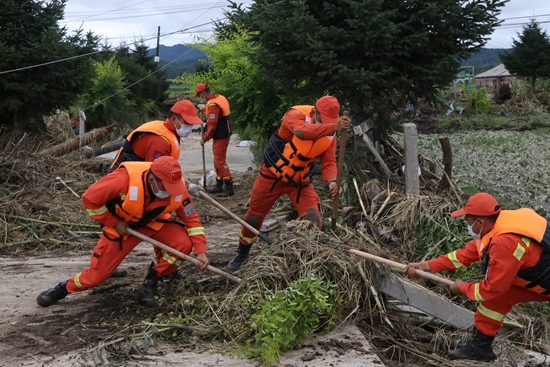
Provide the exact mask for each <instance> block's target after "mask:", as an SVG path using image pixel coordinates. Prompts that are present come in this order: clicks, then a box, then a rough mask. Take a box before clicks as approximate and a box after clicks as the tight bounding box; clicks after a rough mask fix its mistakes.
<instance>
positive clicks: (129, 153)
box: [108, 121, 180, 173]
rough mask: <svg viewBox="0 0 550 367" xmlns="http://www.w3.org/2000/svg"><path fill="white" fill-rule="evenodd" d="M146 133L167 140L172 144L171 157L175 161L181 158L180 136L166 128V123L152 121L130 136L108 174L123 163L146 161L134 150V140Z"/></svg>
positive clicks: (125, 140)
mask: <svg viewBox="0 0 550 367" xmlns="http://www.w3.org/2000/svg"><path fill="white" fill-rule="evenodd" d="M144 133H152V134H156V135H158V136H160V137H161V138H163V139H164V140H166V141H167V142H168V144H170V157H172V158H174V159H175V160H178V159H179V158H180V140H179V138H178V136H176V134H174V133H173V132H171V131H170V130H169V129H168V128H167V127H166V126H164V121H150V122H146V123H145V124H143V125H141V126H140V127H138V128H137V129H135V130H134V131H132V132H131V133H130V134H128V136H127V137H126V139H124V144H123V145H122V147H121V148H120V149H119V150H118V153H117V155H116V157H115V159H113V162H112V163H111V165H110V166H109V169H108V173H111V172H113V171H114V170H115V169H117V168H118V166H119V165H120V164H121V163H122V162H130V161H131V162H135V161H138V162H143V161H145V157H140V156H138V155H137V154H136V153H134V150H133V149H132V138H134V137H136V138H139V137H140V136H141V135H142V134H144Z"/></svg>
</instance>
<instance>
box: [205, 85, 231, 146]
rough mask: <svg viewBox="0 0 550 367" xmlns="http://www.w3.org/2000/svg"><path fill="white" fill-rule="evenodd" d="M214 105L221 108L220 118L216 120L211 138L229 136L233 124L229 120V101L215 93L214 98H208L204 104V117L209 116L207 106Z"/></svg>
mask: <svg viewBox="0 0 550 367" xmlns="http://www.w3.org/2000/svg"><path fill="white" fill-rule="evenodd" d="M212 105H216V106H218V107H219V108H221V110H222V118H221V119H220V120H219V121H218V125H217V127H216V132H215V133H214V136H213V137H212V138H213V139H222V138H227V137H230V136H231V134H233V125H232V122H231V109H230V108H229V101H228V100H227V98H225V97H224V96H222V95H219V94H216V95H215V97H214V98H212V99H209V100H208V102H207V104H206V109H205V110H206V118H209V116H210V114H209V113H208V107H209V106H212Z"/></svg>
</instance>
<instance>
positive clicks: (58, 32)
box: [0, 0, 98, 134]
mask: <svg viewBox="0 0 550 367" xmlns="http://www.w3.org/2000/svg"><path fill="white" fill-rule="evenodd" d="M65 3H66V0H49V1H37V0H2V1H1V2H0V55H2V57H1V58H0V116H1V117H0V124H5V125H7V126H13V127H14V128H15V130H16V131H17V132H18V133H19V134H21V133H22V132H24V131H26V130H32V129H33V128H39V127H41V126H42V124H43V122H42V121H43V120H42V118H43V116H44V115H48V114H50V113H52V112H53V111H54V110H55V109H57V108H59V109H65V108H68V107H70V106H71V105H72V104H73V103H74V102H75V101H76V100H77V99H78V94H79V93H81V92H82V91H83V90H86V89H87V88H88V86H89V85H90V84H91V79H92V76H93V72H94V68H93V65H92V60H91V57H89V56H88V57H86V56H85V57H78V56H82V55H85V54H89V53H92V52H93V51H94V50H95V49H96V46H97V43H98V38H97V37H96V36H94V35H93V34H92V33H87V34H85V35H84V34H83V33H82V30H78V31H76V32H74V33H72V34H68V32H67V28H65V27H63V28H60V27H59V25H58V24H57V23H58V21H60V20H61V19H63V12H64V9H65ZM58 60H66V61H63V62H55V61H58ZM40 64H44V65H42V66H36V67H33V66H34V65H40ZM26 67H28V68H26ZM25 68H26V69H25Z"/></svg>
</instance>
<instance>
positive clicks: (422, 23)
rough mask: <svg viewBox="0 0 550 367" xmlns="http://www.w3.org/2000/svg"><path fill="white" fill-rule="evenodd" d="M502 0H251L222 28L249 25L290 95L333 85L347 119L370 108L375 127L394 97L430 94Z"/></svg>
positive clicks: (263, 58)
mask: <svg viewBox="0 0 550 367" xmlns="http://www.w3.org/2000/svg"><path fill="white" fill-rule="evenodd" d="M507 1H508V0H502V1H499V0H468V1H456V0H422V1H420V0H412V1H403V0H324V1H318V0H286V1H285V0H281V1H269V0H255V1H254V2H253V4H252V5H251V6H249V7H248V8H247V9H244V8H241V7H240V6H239V5H237V4H236V3H232V7H231V10H230V11H229V12H228V13H227V14H226V15H227V17H228V19H229V20H230V24H229V26H222V27H221V30H222V31H224V30H225V31H227V30H228V29H229V30H231V29H232V27H235V26H236V25H240V26H243V27H244V28H245V29H246V30H248V31H250V33H249V34H250V41H251V42H253V43H254V44H255V45H258V46H260V48H258V49H257V51H256V52H255V53H254V55H253V59H252V60H253V62H254V63H255V64H258V65H259V66H261V72H262V74H263V75H264V76H265V77H267V78H269V79H273V80H277V81H279V82H281V84H280V85H283V86H284V87H285V88H286V90H287V92H288V93H290V94H291V95H292V96H293V102H294V103H304V102H305V103H311V102H312V101H315V99H316V98H318V97H320V96H321V95H323V94H325V93H330V94H333V95H335V96H336V97H337V98H339V100H340V101H341V102H343V103H344V104H345V105H346V108H347V109H349V110H350V111H351V113H352V116H354V117H355V120H356V121H362V119H363V118H365V117H369V116H372V115H376V116H377V117H378V119H377V120H376V121H377V127H378V128H379V133H380V132H381V131H387V130H390V129H391V128H392V127H391V126H390V125H389V124H388V123H387V122H388V118H389V115H390V112H392V111H394V110H395V108H396V107H397V105H399V106H400V107H403V106H404V104H405V102H406V101H407V100H411V101H415V100H417V99H425V100H427V101H430V102H436V101H437V97H438V96H439V94H440V93H439V92H440V90H442V89H443V88H446V87H447V86H448V84H449V83H450V82H451V81H452V80H453V78H454V76H455V75H456V72H457V69H458V67H459V66H460V60H461V59H465V58H467V57H469V56H470V55H471V54H472V53H473V52H475V51H478V50H480V49H481V47H482V46H483V45H484V44H485V43H486V40H487V37H488V36H489V35H490V34H491V33H492V31H493V29H494V27H495V26H496V25H498V23H499V21H498V19H497V15H498V14H499V13H500V8H501V7H502V6H504V4H505V3H506V2H507Z"/></svg>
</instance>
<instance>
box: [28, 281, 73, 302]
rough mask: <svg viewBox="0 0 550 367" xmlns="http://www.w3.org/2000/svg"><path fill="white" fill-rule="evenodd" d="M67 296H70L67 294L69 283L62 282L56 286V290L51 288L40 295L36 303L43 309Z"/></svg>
mask: <svg viewBox="0 0 550 367" xmlns="http://www.w3.org/2000/svg"><path fill="white" fill-rule="evenodd" d="M67 294H69V292H67V282H61V283H59V284H58V285H56V286H55V288H50V289H48V290H47V291H44V292H42V293H40V295H39V296H38V297H36V302H37V303H38V305H40V306H42V307H49V306H51V305H53V304H54V303H56V302H57V301H59V300H60V299H63V298H65V297H67Z"/></svg>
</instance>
